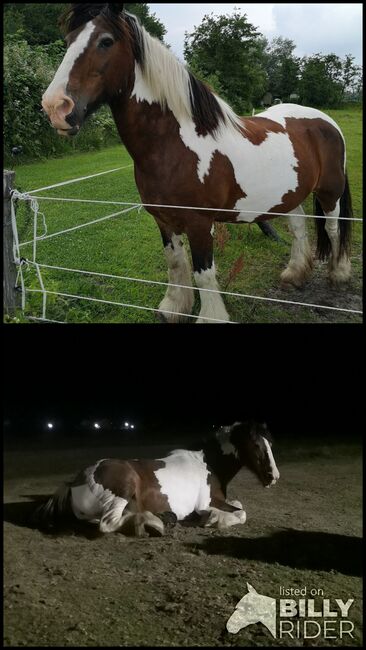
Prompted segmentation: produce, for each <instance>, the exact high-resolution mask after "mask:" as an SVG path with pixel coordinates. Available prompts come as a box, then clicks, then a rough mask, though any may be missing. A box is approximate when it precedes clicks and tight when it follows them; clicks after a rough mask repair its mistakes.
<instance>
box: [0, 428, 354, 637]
mask: <svg viewBox="0 0 366 650" xmlns="http://www.w3.org/2000/svg"><path fill="white" fill-rule="evenodd" d="M136 453H138V454H139V456H144V457H149V456H150V457H154V458H155V457H159V456H161V455H162V454H164V453H165V450H163V449H161V448H157V447H153V446H151V447H150V449H148V448H142V447H139V448H138V450H136V448H135V449H133V448H131V449H128V448H121V447H119V448H111V447H110V446H108V445H107V443H105V447H104V448H99V449H91V448H90V445H88V447H87V448H85V447H84V448H68V449H47V448H45V446H43V447H42V448H39V449H38V448H32V449H25V448H23V446H22V445H20V447H19V446H18V448H17V449H13V450H12V451H9V450H6V451H5V480H4V496H5V505H4V517H5V525H4V644H5V647H14V646H17V647H19V646H25V647H36V646H41V647H60V646H62V647H75V646H77V647H79V646H82V647H101V646H106V647H123V646H153V647H154V646H167V647H172V646H173V647H174V646H175V647H177V646H178V647H179V646H190V647H192V646H200V647H204V646H206V647H208V646H214V647H274V646H286V647H304V646H322V647H349V646H361V645H362V577H361V556H362V548H361V541H362V540H361V535H362V507H361V499H362V478H361V476H362V461H361V448H360V446H359V444H356V443H349V444H339V443H337V441H332V442H331V444H329V441H328V442H326V441H321V440H319V441H317V442H316V443H315V444H314V440H313V439H311V443H309V441H306V440H303V441H301V440H294V439H293V440H292V441H287V442H286V443H284V442H282V443H280V442H278V444H277V446H276V447H275V448H274V454H275V457H276V462H277V464H278V468H279V470H280V473H281V478H280V480H279V481H278V483H277V484H276V486H274V487H273V488H271V489H270V490H265V489H263V488H262V487H261V485H260V484H259V483H258V481H257V479H255V477H254V476H253V475H252V474H251V473H250V472H249V471H247V470H241V472H239V474H238V475H237V476H236V477H235V479H234V480H233V481H232V483H231V484H230V486H229V495H228V496H229V498H231V499H234V498H235V499H239V500H241V501H242V502H243V504H244V507H245V510H246V512H247V522H246V523H245V525H240V526H235V527H232V528H229V529H226V530H214V529H210V528H199V527H186V526H183V525H180V524H178V525H177V526H176V527H175V528H173V529H172V531H170V532H169V533H167V535H166V536H165V537H162V538H155V539H153V538H149V539H134V538H125V537H124V536H123V535H121V534H118V533H116V534H111V535H103V536H98V535H97V536H95V534H94V533H92V532H91V530H88V531H86V530H84V532H82V531H81V530H79V531H75V530H74V531H72V530H71V529H70V530H69V531H64V532H60V533H59V534H58V535H56V534H45V533H44V532H40V531H39V530H35V529H32V528H30V527H29V525H28V524H27V516H28V515H29V514H30V512H31V511H32V510H33V509H34V500H37V498H39V496H40V495H47V494H50V493H53V492H54V490H55V489H56V488H57V487H58V486H59V485H60V483H61V482H62V481H63V480H67V479H68V478H69V477H71V476H72V475H73V474H74V473H75V472H77V471H78V470H79V469H80V468H81V467H85V466H86V465H87V464H88V463H91V462H95V460H96V459H97V458H103V457H106V455H107V457H108V456H112V457H113V456H116V457H120V458H121V457H125V458H131V457H135V455H136ZM247 582H249V583H250V584H251V585H252V586H253V587H254V588H255V589H256V590H257V591H258V592H259V593H261V594H264V595H267V596H271V597H273V598H276V599H278V598H280V587H284V588H286V589H288V588H298V589H302V590H303V589H304V588H305V589H306V590H307V592H306V594H307V595H306V597H307V598H309V597H311V596H310V589H314V588H316V589H321V590H323V594H324V598H326V599H330V603H331V609H332V610H334V603H335V599H336V598H338V599H339V598H341V599H342V600H343V601H344V602H346V601H347V600H348V599H354V603H353V605H352V608H351V610H350V613H349V617H348V618H349V619H350V620H351V622H352V623H353V624H354V632H353V637H352V638H350V637H345V638H343V639H340V638H339V634H336V636H335V638H334V639H332V640H329V639H328V640H326V639H324V635H323V633H322V634H320V635H319V636H318V637H317V638H314V639H304V638H303V636H302V635H301V638H299V639H296V638H295V639H291V638H289V637H288V636H286V637H283V638H282V639H279V638H277V639H273V637H272V636H271V634H270V633H269V631H268V630H267V629H266V628H265V627H264V626H263V625H261V624H256V625H250V626H248V627H247V628H245V629H243V630H242V631H241V632H239V633H238V634H237V635H233V634H229V633H228V632H227V631H226V629H225V625H226V622H227V620H228V618H229V616H231V614H232V613H233V611H234V608H235V606H236V604H237V603H238V601H239V600H240V599H241V598H242V597H243V596H244V594H246V592H247V586H246V585H247ZM277 602H278V601H277ZM321 602H322V598H321V597H316V598H315V603H316V609H317V610H318V609H319V607H320V605H321ZM296 620H298V619H296ZM316 620H317V621H318V622H319V623H323V619H316ZM328 622H329V619H328ZM333 622H334V619H333Z"/></svg>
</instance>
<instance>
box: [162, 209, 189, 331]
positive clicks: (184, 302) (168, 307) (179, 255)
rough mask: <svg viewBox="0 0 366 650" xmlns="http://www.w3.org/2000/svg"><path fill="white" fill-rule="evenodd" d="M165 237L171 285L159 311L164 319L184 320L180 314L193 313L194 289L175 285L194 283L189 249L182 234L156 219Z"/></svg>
mask: <svg viewBox="0 0 366 650" xmlns="http://www.w3.org/2000/svg"><path fill="white" fill-rule="evenodd" d="M156 221H157V224H158V226H159V228H160V232H161V236H162V238H163V243H164V250H165V257H166V261H167V264H168V272H169V285H172V286H169V287H168V289H167V292H166V294H165V296H164V298H163V300H162V302H161V303H160V305H159V311H160V313H161V316H162V317H163V318H164V320H166V321H168V322H169V323H179V322H180V321H184V320H185V318H184V316H181V315H180V314H188V315H189V314H191V313H192V309H193V303H194V291H193V289H182V288H180V287H177V286H173V285H183V286H185V287H187V286H188V287H190V286H191V285H192V270H191V267H190V264H189V260H188V256H187V251H186V250H185V248H184V245H183V242H182V238H181V236H180V235H175V234H174V233H173V232H171V231H169V230H168V229H167V228H166V227H165V226H164V225H163V223H161V222H160V221H159V220H158V219H156Z"/></svg>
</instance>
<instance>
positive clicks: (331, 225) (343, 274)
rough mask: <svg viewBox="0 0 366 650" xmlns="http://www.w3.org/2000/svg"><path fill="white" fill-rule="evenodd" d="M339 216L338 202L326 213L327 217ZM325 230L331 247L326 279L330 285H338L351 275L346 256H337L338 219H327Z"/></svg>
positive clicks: (348, 260) (349, 263)
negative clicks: (333, 208)
mask: <svg viewBox="0 0 366 650" xmlns="http://www.w3.org/2000/svg"><path fill="white" fill-rule="evenodd" d="M339 214H340V201H337V205H336V208H335V210H333V212H328V213H327V214H326V216H327V217H339ZM325 230H326V231H327V233H328V237H329V239H330V242H331V245H332V254H331V256H330V258H329V265H328V277H329V280H330V281H331V283H332V284H339V283H341V282H346V281H347V280H349V278H350V275H351V261H350V259H349V258H348V257H347V255H342V257H341V258H340V259H338V255H339V221H338V219H327V220H326V223H325Z"/></svg>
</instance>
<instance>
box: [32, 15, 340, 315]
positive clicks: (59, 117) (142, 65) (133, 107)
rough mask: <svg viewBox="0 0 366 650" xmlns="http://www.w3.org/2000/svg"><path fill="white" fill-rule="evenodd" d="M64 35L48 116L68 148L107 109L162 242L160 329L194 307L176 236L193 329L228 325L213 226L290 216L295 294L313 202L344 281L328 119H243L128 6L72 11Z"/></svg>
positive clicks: (273, 114) (300, 115) (290, 274)
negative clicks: (308, 204)
mask: <svg viewBox="0 0 366 650" xmlns="http://www.w3.org/2000/svg"><path fill="white" fill-rule="evenodd" d="M65 32H66V34H67V35H66V42H67V45H68V50H67V52H66V55H65V57H64V60H63V61H62V63H61V65H60V67H59V69H58V70H57V72H56V74H55V77H54V79H53V81H52V82H51V84H50V86H49V87H48V88H47V90H46V91H45V93H44V95H43V100H42V106H43V109H44V111H45V112H46V114H47V115H48V117H49V119H50V121H51V124H52V126H53V127H54V128H55V129H56V130H57V132H58V133H59V134H60V135H64V136H68V137H69V136H74V135H77V133H79V131H80V129H81V128H82V126H83V124H84V122H85V119H86V118H87V117H88V116H89V115H91V114H93V113H94V112H95V111H96V110H97V109H98V108H99V107H100V106H101V105H102V104H108V105H109V106H110V108H111V110H112V114H113V117H114V120H115V123H116V126H117V129H118V132H119V134H120V137H121V140H122V142H123V143H124V145H125V147H126V148H127V150H128V152H129V154H130V155H131V157H132V159H133V163H134V168H135V180H136V185H137V188H138V190H139V193H140V196H141V199H142V202H143V203H144V204H145V206H146V208H147V210H148V211H149V212H150V214H152V215H153V217H154V218H155V220H156V223H157V225H158V227H159V229H160V232H161V236H162V240H163V244H164V248H165V254H166V261H167V264H168V270H169V288H168V290H167V293H166V295H165V298H164V299H163V300H162V302H161V304H160V306H159V310H160V313H161V314H162V315H164V316H165V318H166V320H168V321H170V322H178V321H180V320H182V318H183V319H184V315H187V314H188V315H190V314H191V312H192V309H193V305H194V292H193V289H192V288H191V286H192V277H191V276H192V272H191V267H190V263H189V259H188V256H187V253H186V251H185V249H184V247H183V240H182V235H186V236H187V238H188V241H189V245H190V249H191V253H192V261H193V271H194V277H195V281H196V284H197V287H198V288H199V290H200V298H201V311H200V314H199V319H198V322H200V323H204V322H212V321H215V320H218V321H220V322H226V321H228V320H229V315H228V313H227V311H226V308H225V305H224V302H223V300H222V297H221V295H220V293H218V290H219V286H218V283H217V280H216V268H215V262H214V256H213V244H214V227H215V222H230V223H243V222H244V223H261V222H263V221H266V220H268V219H271V218H274V217H275V216H277V215H278V214H284V215H288V217H289V225H290V229H291V233H292V235H293V245H292V251H291V258H290V261H289V263H288V266H287V268H286V269H285V270H284V271H283V273H282V276H281V278H282V283H283V284H284V285H286V286H288V285H293V286H295V287H298V288H300V287H301V286H302V285H303V284H304V283H305V282H306V280H307V279H308V278H309V277H310V275H311V271H312V268H313V256H312V251H311V248H310V245H309V242H308V238H307V234H306V226H305V222H306V218H305V216H304V215H305V213H304V210H303V208H302V204H303V203H304V201H305V199H306V198H307V197H308V196H309V195H311V194H312V193H313V194H314V196H315V199H316V213H315V214H316V215H320V216H322V217H324V218H323V219H316V227H317V231H318V246H317V252H318V256H319V257H320V259H328V258H329V270H328V273H329V279H330V281H331V282H332V283H336V284H337V283H342V282H346V281H347V280H348V279H349V277H350V273H351V264H350V238H351V221H350V218H351V217H352V206H351V196H350V191H349V186H348V180H347V174H346V145H345V140H344V136H343V134H342V132H341V130H340V128H339V126H338V125H337V124H336V123H335V122H334V120H332V119H331V118H330V117H328V115H325V114H324V113H322V112H321V111H318V110H315V109H313V108H307V107H305V106H297V105H296V104H280V105H278V106H273V107H272V108H270V109H269V110H267V111H265V112H264V113H261V114H260V115H256V116H254V117H250V118H249V117H248V118H244V117H243V118H241V117H239V116H238V115H236V114H235V113H234V111H233V110H232V109H231V108H230V106H228V105H227V104H226V103H225V102H224V101H223V100H222V99H221V98H220V97H219V96H218V95H216V94H215V93H214V92H212V91H211V90H210V88H208V87H207V86H206V85H205V84H204V83H202V82H201V81H199V80H198V79H197V78H196V77H195V76H194V75H193V74H192V73H191V72H190V71H189V70H187V69H186V68H185V67H184V65H183V64H182V63H180V61H178V60H177V59H176V57H175V56H174V54H173V53H172V52H171V51H170V50H169V49H167V48H166V47H165V46H164V45H163V44H162V43H161V42H160V41H159V40H158V39H156V38H153V37H152V36H150V34H148V32H147V31H146V30H145V29H144V28H143V27H142V26H141V25H140V23H139V21H138V20H137V18H136V17H135V16H133V15H131V14H129V13H127V12H125V11H123V4H119V3H100V4H99V3H77V4H72V5H71V9H70V11H69V12H68V14H67V16H66V17H65ZM167 206H170V207H167ZM197 208H198V209H197ZM269 213H270V214H269ZM339 217H341V220H339ZM177 285H178V286H177Z"/></svg>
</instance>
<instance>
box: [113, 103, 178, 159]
mask: <svg viewBox="0 0 366 650" xmlns="http://www.w3.org/2000/svg"><path fill="white" fill-rule="evenodd" d="M110 107H111V110H112V114H113V117H114V120H115V123H116V126H117V129H118V132H119V135H120V137H121V140H122V142H123V144H124V145H125V147H126V149H127V150H128V152H129V154H130V155H131V157H132V158H133V160H134V162H135V163H136V164H137V165H138V166H139V167H140V168H141V167H143V166H144V164H146V165H148V164H149V161H150V159H151V156H154V155H156V152H157V151H160V152H161V149H162V148H163V147H164V146H165V145H166V144H167V143H168V142H169V144H171V140H172V135H173V136H174V132H176V134H177V137H178V129H179V125H178V123H177V121H176V119H175V117H174V116H173V114H172V113H171V112H170V111H169V110H168V109H166V110H163V109H162V108H161V106H160V105H159V104H158V103H157V102H153V103H152V104H149V103H148V102H147V101H138V100H137V99H136V98H135V97H130V98H129V99H128V100H127V101H123V100H122V99H115V100H114V101H113V102H112V103H111V105H110ZM150 169H151V167H150Z"/></svg>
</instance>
